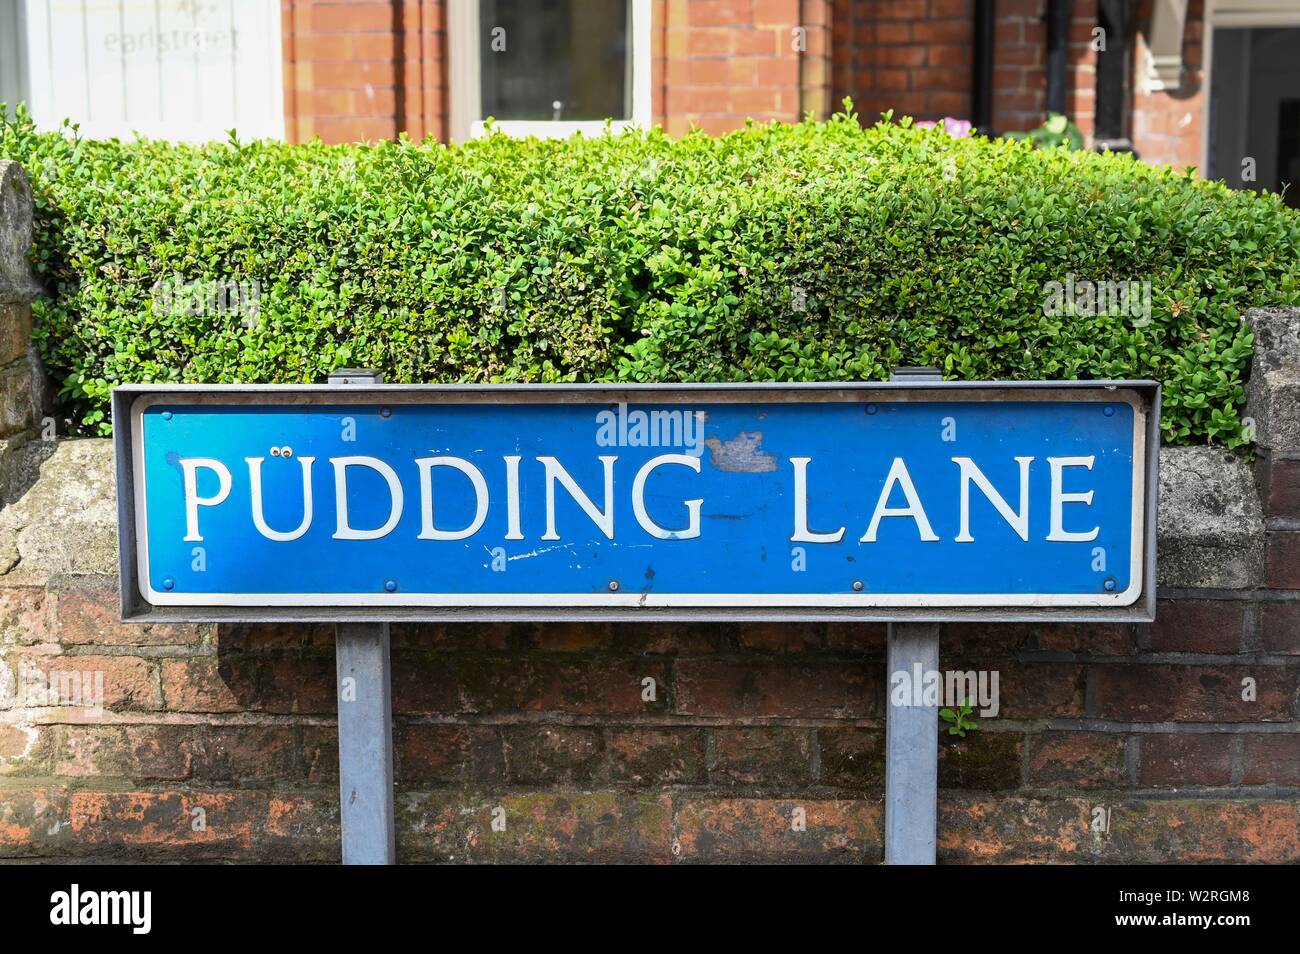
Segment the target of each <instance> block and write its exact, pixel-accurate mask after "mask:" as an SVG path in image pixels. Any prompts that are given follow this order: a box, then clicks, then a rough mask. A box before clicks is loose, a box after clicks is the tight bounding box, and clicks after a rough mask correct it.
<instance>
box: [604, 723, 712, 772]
mask: <svg viewBox="0 0 1300 954" xmlns="http://www.w3.org/2000/svg"><path fill="white" fill-rule="evenodd" d="M704 749H705V737H704V730H703V729H695V728H680V729H679V728H651V727H645V728H627V729H615V730H613V731H611V732H610V742H609V750H610V756H611V759H612V765H611V771H612V774H613V780H614V781H616V782H627V783H631V784H634V785H698V784H701V783H703V782H704V780H705V768H704Z"/></svg>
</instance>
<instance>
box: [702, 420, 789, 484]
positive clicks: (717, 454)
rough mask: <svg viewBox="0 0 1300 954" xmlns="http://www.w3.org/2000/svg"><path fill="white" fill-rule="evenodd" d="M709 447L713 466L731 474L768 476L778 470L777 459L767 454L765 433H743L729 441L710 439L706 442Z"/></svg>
mask: <svg viewBox="0 0 1300 954" xmlns="http://www.w3.org/2000/svg"><path fill="white" fill-rule="evenodd" d="M704 444H705V446H706V447H708V449H709V451H710V454H711V457H710V461H711V462H712V464H713V466H714V467H716V468H717V469H718V470H720V471H723V472H724V473H729V474H767V473H771V472H772V471H774V470H776V457H775V456H773V455H772V454H768V453H765V452H764V451H763V450H762V449H761V448H762V445H763V432H762V431H754V432H753V433H752V434H751V433H747V432H745V431H741V432H740V433H739V434H737V435H736V436H735V437H733V438H731V440H728V441H720V440H718V439H717V438H716V437H710V438H709V439H707V440H706V441H705V442H704Z"/></svg>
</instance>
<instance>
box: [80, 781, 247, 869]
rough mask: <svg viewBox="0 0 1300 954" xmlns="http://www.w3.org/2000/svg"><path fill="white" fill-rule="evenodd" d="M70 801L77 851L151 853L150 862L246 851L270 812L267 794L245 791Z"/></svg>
mask: <svg viewBox="0 0 1300 954" xmlns="http://www.w3.org/2000/svg"><path fill="white" fill-rule="evenodd" d="M68 802H69V805H68V822H69V835H70V839H69V842H70V843H71V844H72V845H75V847H76V849H77V850H78V853H81V852H88V851H99V850H118V851H121V850H123V849H129V848H133V847H136V848H146V849H150V853H149V854H148V856H147V857H149V858H150V859H151V860H160V859H162V858H164V857H167V856H168V855H169V854H170V853H173V852H174V853H177V854H186V855H188V854H190V853H191V850H192V849H207V851H206V852H200V854H204V855H210V854H211V853H212V852H213V851H214V850H216V851H221V852H229V851H235V852H247V851H248V850H249V849H250V848H251V847H252V842H253V832H254V831H255V830H256V829H258V828H260V827H261V826H262V825H263V824H264V822H265V819H266V814H267V800H266V796H265V795H263V794H261V793H259V792H244V791H234V792H202V793H198V792H195V793H182V792H116V791H114V792H73V793H72V794H71V795H70V796H69V799H68ZM196 828H197V829H198V830H196Z"/></svg>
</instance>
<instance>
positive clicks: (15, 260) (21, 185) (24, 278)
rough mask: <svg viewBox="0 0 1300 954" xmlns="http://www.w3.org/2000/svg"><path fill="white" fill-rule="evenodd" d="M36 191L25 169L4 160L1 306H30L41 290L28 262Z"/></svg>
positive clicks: (0, 168)
mask: <svg viewBox="0 0 1300 954" xmlns="http://www.w3.org/2000/svg"><path fill="white" fill-rule="evenodd" d="M31 244H32V187H31V184H30V183H29V182H28V181H27V174H26V173H25V172H23V168H22V166H20V165H18V163H16V162H12V161H10V160H8V159H0V304H11V303H14V302H19V303H23V302H29V301H31V300H32V299H33V298H35V297H36V296H37V295H38V294H39V293H40V290H41V287H40V285H39V284H37V282H36V279H35V278H34V277H33V276H32V270H31V266H30V265H29V264H28V262H27V250H28V249H29V248H30V247H31Z"/></svg>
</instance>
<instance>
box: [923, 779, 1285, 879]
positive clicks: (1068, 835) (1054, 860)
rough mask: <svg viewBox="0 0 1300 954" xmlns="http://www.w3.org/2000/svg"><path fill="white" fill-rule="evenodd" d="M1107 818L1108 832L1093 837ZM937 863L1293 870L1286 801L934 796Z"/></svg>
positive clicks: (951, 794)
mask: <svg viewBox="0 0 1300 954" xmlns="http://www.w3.org/2000/svg"><path fill="white" fill-rule="evenodd" d="M1098 809H1101V810H1104V811H1109V816H1108V817H1109V820H1110V831H1108V832H1094V831H1093V830H1092V825H1093V819H1094V817H1096V816H1095V814H1094V813H1095V812H1096V811H1097V810H1098ZM938 855H939V861H940V862H941V863H943V862H946V863H966V864H970V863H978V864H1006V863H1012V862H1045V863H1051V864H1068V863H1083V864H1097V863H1102V864H1165V865H1167V864H1227V863H1237V864H1240V863H1254V864H1294V863H1296V862H1297V861H1300V812H1297V811H1296V810H1295V804H1294V803H1293V802H1290V801H1285V800H1281V801H1260V800H1255V799H1251V800H1243V801H1232V800H1228V799H1213V800H1211V799H1205V800H1195V801H1171V800H1165V799H1149V800H1142V799H1129V800H1123V801H1121V800H1118V799H1114V800H1112V799H1105V800H1100V799H1080V798H1054V799H1041V798H1006V797H1002V798H997V799H992V798H972V797H970V796H959V795H956V794H954V793H946V794H945V793H941V794H940V797H939V838H938Z"/></svg>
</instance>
